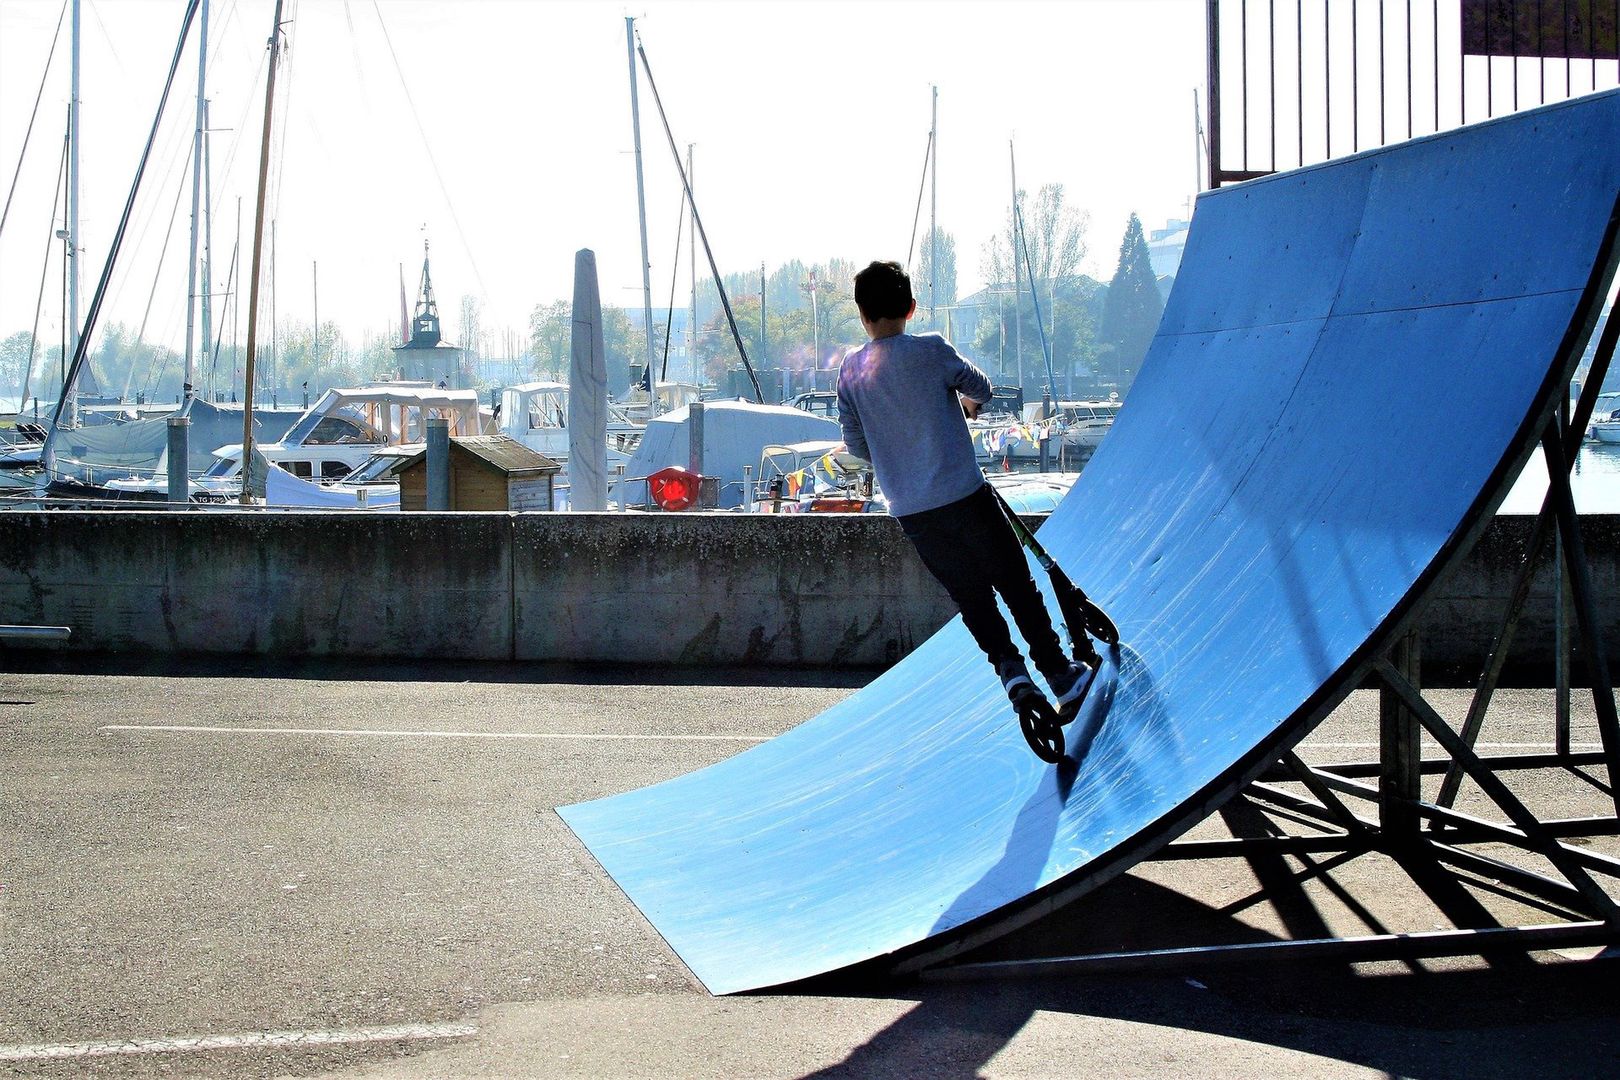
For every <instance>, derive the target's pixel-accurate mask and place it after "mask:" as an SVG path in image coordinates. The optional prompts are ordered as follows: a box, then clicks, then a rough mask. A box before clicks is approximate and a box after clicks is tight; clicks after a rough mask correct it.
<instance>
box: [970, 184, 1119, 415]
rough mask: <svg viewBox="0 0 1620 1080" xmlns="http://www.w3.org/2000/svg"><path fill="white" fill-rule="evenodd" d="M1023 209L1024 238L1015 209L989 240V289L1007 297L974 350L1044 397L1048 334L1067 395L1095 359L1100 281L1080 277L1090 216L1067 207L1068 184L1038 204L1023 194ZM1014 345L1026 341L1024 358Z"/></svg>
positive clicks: (1049, 189) (1049, 190)
mask: <svg viewBox="0 0 1620 1080" xmlns="http://www.w3.org/2000/svg"><path fill="white" fill-rule="evenodd" d="M1018 211H1019V216H1021V217H1022V219H1023V230H1022V235H1019V233H1018V232H1017V231H1016V225H1017V222H1016V219H1015V217H1014V215H1013V213H1012V211H1010V210H1009V211H1008V214H1007V225H1006V228H1005V231H1003V232H1001V233H999V234H997V235H996V236H992V237H991V238H990V239H989V240H988V241H986V242H985V245H984V259H985V264H986V265H987V266H988V267H989V270H990V281H991V288H992V289H994V290H1006V291H1007V292H1008V294H1009V295H1008V296H1007V298H1006V303H1005V305H1004V306H1003V308H1002V310H1001V311H1000V313H999V317H997V318H992V319H981V320H980V323H979V326H978V332H977V334H976V335H975V337H974V339H973V344H974V347H975V348H976V349H977V350H978V351H979V353H980V355H983V356H989V355H995V356H997V357H998V358H999V363H998V365H997V367H998V369H999V370H1000V374H1001V379H1004V380H1006V381H1010V382H1018V381H1020V380H1022V382H1023V385H1024V386H1025V388H1026V390H1028V391H1031V392H1043V391H1044V390H1045V389H1046V382H1047V378H1046V360H1045V358H1044V356H1043V355H1042V350H1041V339H1042V334H1043V331H1044V334H1045V338H1046V340H1047V342H1048V344H1049V347H1050V348H1051V350H1052V368H1053V372H1054V374H1055V376H1056V378H1057V380H1058V385H1057V386H1055V387H1053V389H1054V390H1055V391H1056V392H1057V393H1059V394H1060V395H1061V394H1066V393H1069V392H1072V389H1073V385H1074V383H1075V381H1076V380H1080V381H1082V382H1084V381H1089V380H1090V376H1091V372H1092V369H1093V367H1094V365H1095V362H1096V355H1097V342H1096V335H1095V331H1094V327H1095V321H1094V320H1093V318H1092V317H1091V315H1090V304H1089V298H1090V295H1091V291H1092V288H1093V287H1094V283H1091V282H1090V279H1089V278H1086V277H1084V276H1082V275H1081V274H1080V272H1079V267H1080V262H1081V260H1082V259H1084V258H1085V255H1086V228H1087V225H1088V217H1087V215H1086V214H1085V213H1084V212H1083V211H1080V210H1076V209H1074V208H1073V207H1070V206H1068V205H1067V204H1066V202H1065V197H1064V191H1063V185H1062V184H1046V185H1043V186H1042V187H1041V188H1040V190H1039V191H1037V192H1036V193H1035V198H1034V200H1033V201H1031V200H1030V199H1029V198H1028V195H1027V193H1026V192H1022V191H1020V192H1019V193H1018ZM1015 259H1016V263H1015V261H1014V260H1015ZM941 261H942V262H943V258H942V259H941ZM1015 281H1016V282H1017V283H1018V284H1019V286H1020V288H1019V294H1018V298H1017V302H1016V304H1015V303H1014V302H1013V298H1012V296H1011V295H1010V294H1011V289H1012V285H1013V283H1014V282H1015ZM1037 295H1038V298H1039V304H1038V305H1037V302H1036V300H1037ZM1037 306H1038V307H1039V310H1040V321H1039V322H1037V321H1036V308H1037ZM1003 334H1005V338H1006V340H1003ZM1015 340H1021V341H1022V345H1023V351H1022V354H1021V355H1019V354H1018V352H1017V350H1016V349H1015V347H1014V346H1013V344H1012V343H1013V342H1014V341H1015ZM998 381H999V380H998Z"/></svg>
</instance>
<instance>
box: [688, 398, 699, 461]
mask: <svg viewBox="0 0 1620 1080" xmlns="http://www.w3.org/2000/svg"><path fill="white" fill-rule="evenodd" d="M686 437H687V455H686V462H687V468H688V469H689V470H690V471H691V472H694V473H696V474H697V475H699V476H702V475H703V402H701V401H694V402H692V403H691V404H690V405H688V406H687V407H686Z"/></svg>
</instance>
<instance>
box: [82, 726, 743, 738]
mask: <svg viewBox="0 0 1620 1080" xmlns="http://www.w3.org/2000/svg"><path fill="white" fill-rule="evenodd" d="M101 730H102V731H169V732H193V733H200V734H210V735H363V736H369V737H371V738H379V739H400V738H422V739H579V740H584V741H588V742H595V741H597V740H600V739H618V740H630V741H638V740H639V741H648V742H766V741H767V740H769V739H771V738H772V737H773V736H770V735H638V734H629V735H622V734H608V733H602V734H591V733H586V732H559V731H412V730H410V729H406V728H398V729H395V728H245V727H207V726H203V725H194V724H105V725H103V726H102V728H101Z"/></svg>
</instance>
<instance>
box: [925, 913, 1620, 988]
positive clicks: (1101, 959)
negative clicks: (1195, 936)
mask: <svg viewBox="0 0 1620 1080" xmlns="http://www.w3.org/2000/svg"><path fill="white" fill-rule="evenodd" d="M1613 944H1620V930H1617V929H1616V928H1615V927H1614V926H1612V925H1610V924H1608V923H1603V922H1577V923H1560V924H1556V925H1547V926H1493V927H1486V928H1484V929H1478V930H1432V931H1425V932H1422V933H1415V934H1372V935H1368V936H1366V937H1352V938H1309V939H1305V940H1301V941H1256V942H1248V943H1244V944H1238V945H1206V946H1199V947H1195V948H1186V949H1144V950H1142V951H1139V952H1107V953H1093V954H1091V955H1089V956H1055V957H1048V958H1044V959H1038V960H998V961H992V962H989V963H978V964H956V965H951V966H947V967H938V968H933V969H932V970H929V971H926V972H924V973H923V974H922V978H924V979H926V980H928V981H930V982H958V981H971V980H978V979H1006V978H1050V977H1052V976H1059V975H1095V974H1102V973H1134V972H1151V971H1172V972H1177V973H1180V972H1183V971H1185V970H1186V969H1187V968H1189V967H1213V966H1219V965H1231V964H1253V963H1256V962H1263V961H1265V960H1337V961H1344V962H1361V961H1369V960H1421V959H1424V958H1427V957H1441V956H1476V955H1482V954H1489V953H1492V952H1496V951H1509V950H1511V951H1513V952H1533V951H1537V950H1543V949H1567V948H1572V947H1575V946H1581V945H1613Z"/></svg>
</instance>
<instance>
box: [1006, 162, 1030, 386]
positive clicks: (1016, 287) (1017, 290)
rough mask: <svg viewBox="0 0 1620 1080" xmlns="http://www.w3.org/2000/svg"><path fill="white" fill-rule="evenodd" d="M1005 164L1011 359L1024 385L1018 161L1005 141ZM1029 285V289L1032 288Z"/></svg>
mask: <svg viewBox="0 0 1620 1080" xmlns="http://www.w3.org/2000/svg"><path fill="white" fill-rule="evenodd" d="M1007 164H1008V166H1009V167H1010V168H1011V169H1012V222H1013V226H1012V264H1013V359H1014V362H1015V363H1016V364H1017V365H1018V385H1019V387H1020V388H1022V387H1023V385H1024V320H1023V318H1022V312H1021V311H1020V308H1021V307H1022V306H1023V291H1024V287H1023V282H1024V279H1023V275H1022V274H1021V272H1020V271H1019V268H1018V161H1017V159H1016V158H1015V157H1014V156H1013V144H1012V140H1011V139H1008V140H1007ZM1034 287H1035V286H1034V283H1033V282H1031V283H1030V288H1034Z"/></svg>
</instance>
